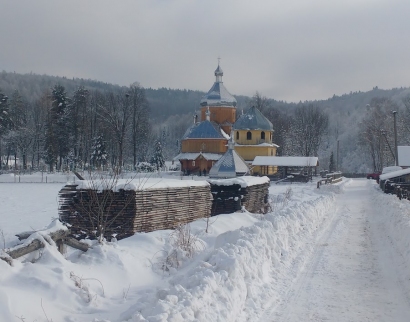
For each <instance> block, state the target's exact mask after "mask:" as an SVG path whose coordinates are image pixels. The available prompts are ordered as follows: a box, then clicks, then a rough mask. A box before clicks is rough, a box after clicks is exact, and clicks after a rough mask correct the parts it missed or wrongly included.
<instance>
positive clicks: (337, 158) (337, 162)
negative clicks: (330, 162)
mask: <svg viewBox="0 0 410 322" xmlns="http://www.w3.org/2000/svg"><path fill="white" fill-rule="evenodd" d="M337 171H339V140H337V149H336V172H337Z"/></svg>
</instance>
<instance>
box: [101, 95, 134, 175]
mask: <svg viewBox="0 0 410 322" xmlns="http://www.w3.org/2000/svg"><path fill="white" fill-rule="evenodd" d="M129 97H130V94H129V93H128V92H126V91H124V90H120V91H118V92H117V93H113V92H109V93H108V94H106V95H105V100H104V102H103V103H102V104H100V105H99V108H98V111H97V113H98V114H99V116H100V117H101V119H102V120H103V122H104V124H105V125H106V126H107V127H108V128H109V130H110V132H111V133H112V135H113V137H112V139H113V141H114V142H115V144H116V146H117V152H118V159H117V161H116V163H117V166H116V167H115V169H116V170H117V171H119V172H120V173H121V170H122V167H123V165H124V146H125V143H126V142H125V140H126V134H127V128H128V126H129V124H130V123H131V121H132V117H133V109H132V105H131V103H130V101H129Z"/></svg>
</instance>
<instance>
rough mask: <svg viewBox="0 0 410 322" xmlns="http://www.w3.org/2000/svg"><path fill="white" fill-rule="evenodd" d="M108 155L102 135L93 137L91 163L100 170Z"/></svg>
mask: <svg viewBox="0 0 410 322" xmlns="http://www.w3.org/2000/svg"><path fill="white" fill-rule="evenodd" d="M107 159H108V153H107V150H106V146H105V142H104V138H103V136H102V135H98V136H96V137H94V139H93V144H92V147H91V163H92V164H93V165H94V166H96V167H97V169H100V168H101V167H102V166H104V165H105V164H106V163H107Z"/></svg>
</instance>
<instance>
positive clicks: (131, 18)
mask: <svg viewBox="0 0 410 322" xmlns="http://www.w3.org/2000/svg"><path fill="white" fill-rule="evenodd" d="M0 5H1V7H0V8H1V9H0V12H1V18H0V70H6V71H9V72H10V71H15V72H18V73H29V72H33V73H38V74H48V75H56V76H67V77H82V78H89V79H95V80H100V81H103V82H108V83H114V84H119V85H130V84H131V83H133V82H136V81H138V82H139V83H140V84H141V85H142V86H144V87H152V88H158V87H169V88H175V89H176V88H179V89H183V88H186V89H193V90H201V91H204V92H206V91H208V90H209V88H210V87H211V86H212V84H213V82H214V79H215V78H214V74H213V73H214V70H215V68H216V67H217V64H218V59H217V58H218V56H220V57H221V67H222V69H223V71H224V77H223V81H224V85H225V86H226V88H227V89H228V90H229V91H230V92H231V93H232V94H235V95H249V96H252V95H253V94H255V92H256V91H258V92H259V93H261V94H262V95H264V96H267V97H269V98H274V99H277V100H285V101H288V102H297V101H299V100H302V101H304V100H311V99H327V98H329V97H331V96H333V94H336V95H341V94H344V93H349V92H350V91H359V90H360V91H367V90H371V89H372V88H373V87H374V86H379V88H385V89H390V88H393V87H402V86H403V87H408V86H409V85H410V18H409V17H410V16H409V14H410V1H408V0H400V1H397V0H310V1H307V0H260V1H258V0H252V1H249V0H248V1H241V0H232V1H224V0H202V1H200V0H197V1H195V0H175V1H174V0H162V1H160V0H147V1H136V0H129V1H128V0H127V1H125V0H121V1H114V0H112V1H103V0H86V1H85V0H67V1H63V0H59V1H57V0H49V1H43V0H36V1H32V0H18V1H17V0H0Z"/></svg>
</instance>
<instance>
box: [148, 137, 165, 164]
mask: <svg viewBox="0 0 410 322" xmlns="http://www.w3.org/2000/svg"><path fill="white" fill-rule="evenodd" d="M151 163H152V164H154V165H156V167H157V171H159V169H160V168H162V167H163V166H164V165H165V159H164V155H163V153H162V146H161V140H160V139H158V140H157V142H155V150H154V155H153V156H152V159H151Z"/></svg>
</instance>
